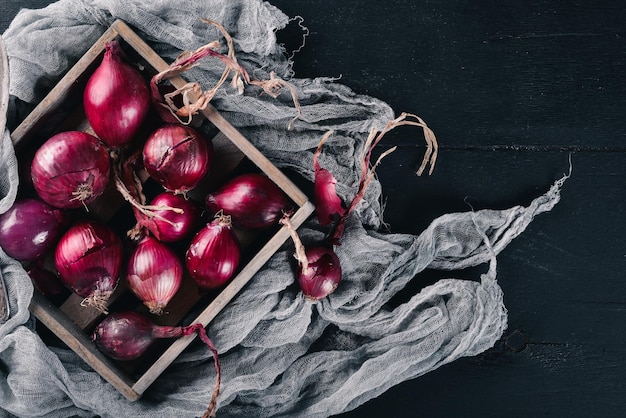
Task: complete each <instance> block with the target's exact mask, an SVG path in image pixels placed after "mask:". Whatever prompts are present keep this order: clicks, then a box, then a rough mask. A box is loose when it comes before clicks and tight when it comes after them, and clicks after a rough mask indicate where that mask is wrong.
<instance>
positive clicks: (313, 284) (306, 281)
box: [297, 246, 341, 301]
mask: <svg viewBox="0 0 626 418" xmlns="http://www.w3.org/2000/svg"><path fill="white" fill-rule="evenodd" d="M305 253H306V257H307V266H306V267H304V266H303V264H302V263H300V264H299V265H298V271H297V277H298V284H299V285H300V289H301V290H302V293H303V294H304V296H305V297H306V298H307V299H309V300H312V301H316V300H319V299H321V298H323V297H326V296H328V295H330V294H331V293H333V292H334V291H335V289H336V288H337V286H339V282H340V281H341V264H340V263H339V257H337V254H335V252H334V251H333V250H332V248H330V247H324V246H316V247H307V248H306V249H305Z"/></svg>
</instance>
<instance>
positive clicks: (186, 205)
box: [136, 192, 201, 242]
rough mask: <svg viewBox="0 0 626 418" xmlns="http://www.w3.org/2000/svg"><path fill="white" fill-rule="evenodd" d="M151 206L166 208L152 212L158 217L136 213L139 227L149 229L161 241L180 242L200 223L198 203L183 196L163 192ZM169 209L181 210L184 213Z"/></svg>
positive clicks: (153, 200)
mask: <svg viewBox="0 0 626 418" xmlns="http://www.w3.org/2000/svg"><path fill="white" fill-rule="evenodd" d="M150 205H151V206H153V207H158V206H163V207H164V208H163V209H153V210H152V212H153V213H154V214H156V215H157V216H152V217H148V216H146V215H144V214H141V213H136V216H137V218H138V223H139V225H140V226H143V227H145V228H147V229H148V230H149V231H150V233H151V234H152V235H154V237H155V238H157V239H158V240H160V241H163V242H176V241H180V240H182V239H183V238H186V237H188V236H189V235H191V233H192V232H193V231H194V228H195V227H196V226H198V225H199V223H200V215H201V211H200V207H199V206H198V205H197V204H196V202H193V201H192V200H189V199H187V198H185V197H184V196H182V195H177V194H174V193H172V192H163V193H160V194H158V195H157V196H155V197H154V199H152V201H151V202H150ZM167 208H176V209H180V210H182V213H177V212H176V211H173V210H170V209H167ZM159 217H162V218H164V219H161V218H159Z"/></svg>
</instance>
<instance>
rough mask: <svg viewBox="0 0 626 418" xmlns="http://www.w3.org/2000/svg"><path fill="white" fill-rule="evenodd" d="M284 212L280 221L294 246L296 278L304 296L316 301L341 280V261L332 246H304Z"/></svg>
mask: <svg viewBox="0 0 626 418" xmlns="http://www.w3.org/2000/svg"><path fill="white" fill-rule="evenodd" d="M289 217H290V214H288V213H286V214H285V215H283V217H282V218H281V220H280V223H281V224H282V225H284V226H285V227H287V230H288V231H289V233H290V234H291V238H292V240H293V243H294V246H295V248H296V253H295V257H296V259H297V260H298V268H297V273H296V276H297V280H298V284H299V285H300V289H301V290H302V293H303V294H304V297H305V298H306V299H308V300H311V301H317V300H319V299H321V298H324V297H326V296H328V295H330V294H331V293H333V292H334V291H335V289H336V288H337V286H339V282H341V263H340V262H339V257H337V254H335V252H334V251H333V249H332V247H330V246H325V245H311V246H308V247H306V248H305V246H304V245H303V244H302V241H301V240H300V237H299V236H298V233H297V232H296V230H295V228H294V227H293V225H291V220H290V218H289Z"/></svg>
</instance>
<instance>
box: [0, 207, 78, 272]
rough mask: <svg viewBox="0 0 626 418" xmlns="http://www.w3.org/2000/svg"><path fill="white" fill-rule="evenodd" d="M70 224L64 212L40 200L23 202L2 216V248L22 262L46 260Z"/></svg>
mask: <svg viewBox="0 0 626 418" xmlns="http://www.w3.org/2000/svg"><path fill="white" fill-rule="evenodd" d="M67 224H68V216H67V214H66V213H65V211H64V210H62V209H58V208H55V207H53V206H50V205H49V204H47V203H45V202H43V201H41V200H39V199H19V200H16V201H15V202H14V203H13V206H11V208H10V209H9V210H8V211H6V212H5V213H3V214H2V215H0V246H1V247H2V249H3V250H4V251H5V252H6V253H7V254H8V255H10V256H11V257H13V258H15V259H16V260H19V261H33V260H36V259H38V258H40V257H42V256H43V255H44V254H45V253H46V252H47V251H48V250H50V249H52V247H53V246H54V245H55V244H56V243H57V241H58V239H59V238H60V236H61V234H62V233H63V230H64V229H65V227H66V225H67Z"/></svg>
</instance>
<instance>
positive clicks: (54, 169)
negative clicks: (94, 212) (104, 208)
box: [31, 131, 111, 208]
mask: <svg viewBox="0 0 626 418" xmlns="http://www.w3.org/2000/svg"><path fill="white" fill-rule="evenodd" d="M110 170H111V163H110V159H109V153H108V151H107V149H106V148H105V147H104V146H102V144H101V143H100V141H99V140H98V138H96V137H94V136H93V135H89V134H88V133H85V132H80V131H66V132H61V133H58V134H56V135H54V136H53V137H52V138H50V139H48V140H47V141H46V142H45V143H44V144H43V145H42V146H41V147H40V148H39V149H38V150H37V152H36V153H35V156H34V158H33V162H32V165H31V176H32V179H33V185H34V186H35V190H36V191H37V194H39V196H40V197H41V198H42V199H43V200H44V201H45V202H47V203H49V204H50V205H52V206H56V207H58V208H77V207H80V206H83V205H86V204H88V203H90V202H92V201H93V200H95V199H96V198H97V197H98V196H100V195H101V194H102V193H103V192H104V189H105V188H106V186H107V184H108V182H109V173H110Z"/></svg>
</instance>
